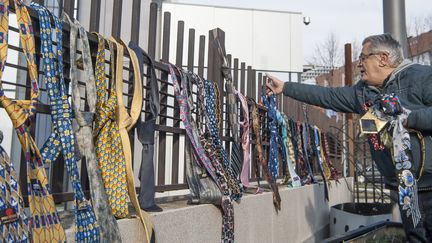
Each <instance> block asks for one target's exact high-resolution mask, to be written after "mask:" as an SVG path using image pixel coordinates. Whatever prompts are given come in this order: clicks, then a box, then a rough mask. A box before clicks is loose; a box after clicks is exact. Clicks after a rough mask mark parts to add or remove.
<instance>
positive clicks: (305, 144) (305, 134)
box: [301, 123, 316, 183]
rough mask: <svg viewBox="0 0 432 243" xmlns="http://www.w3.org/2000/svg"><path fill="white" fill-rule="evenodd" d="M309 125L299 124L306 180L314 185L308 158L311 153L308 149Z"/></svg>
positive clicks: (310, 163) (309, 148)
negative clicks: (308, 179)
mask: <svg viewBox="0 0 432 243" xmlns="http://www.w3.org/2000/svg"><path fill="white" fill-rule="evenodd" d="M309 134H310V133H309V125H308V124H307V123H302V124H301V135H302V143H303V158H304V159H305V164H306V169H307V173H308V178H310V183H315V182H316V180H315V177H314V175H313V171H312V161H311V159H310V157H309V155H310V152H309V151H311V147H310V135H309Z"/></svg>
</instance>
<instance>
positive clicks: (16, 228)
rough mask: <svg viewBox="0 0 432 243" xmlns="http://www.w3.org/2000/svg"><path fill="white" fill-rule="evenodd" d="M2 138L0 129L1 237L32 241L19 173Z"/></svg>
mask: <svg viewBox="0 0 432 243" xmlns="http://www.w3.org/2000/svg"><path fill="white" fill-rule="evenodd" d="M2 140H3V133H2V131H0V214H1V216H0V222H1V224H0V239H1V240H2V241H4V242H30V239H29V234H30V232H29V230H30V229H29V222H28V218H27V215H26V214H25V212H24V200H23V198H22V195H21V191H20V186H19V184H18V175H17V173H16V171H15V169H14V165H13V163H12V162H11V161H10V159H9V156H8V155H7V153H6V151H5V150H4V149H3V147H2V146H1V142H2Z"/></svg>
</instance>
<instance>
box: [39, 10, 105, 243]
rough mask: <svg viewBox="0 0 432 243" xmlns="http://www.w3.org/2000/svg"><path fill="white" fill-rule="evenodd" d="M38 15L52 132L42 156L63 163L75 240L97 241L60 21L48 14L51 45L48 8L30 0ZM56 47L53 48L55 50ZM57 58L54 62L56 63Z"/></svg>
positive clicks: (96, 229) (96, 227) (49, 161)
mask: <svg viewBox="0 0 432 243" xmlns="http://www.w3.org/2000/svg"><path fill="white" fill-rule="evenodd" d="M31 7H32V8H34V9H35V10H36V11H37V12H38V15H39V20H40V23H41V24H40V31H41V52H42V57H43V64H44V66H43V71H44V75H43V78H44V81H45V83H46V87H47V91H48V97H49V99H50V108H51V120H52V128H53V129H52V130H53V131H52V133H51V135H50V136H49V137H48V139H47V141H46V142H45V144H44V146H43V147H42V149H41V151H42V158H43V159H44V160H45V162H46V163H54V162H55V161H56V160H57V158H58V156H59V155H60V153H61V154H62V155H63V159H64V161H65V164H66V168H67V171H68V175H69V180H70V182H71V185H72V189H73V191H74V212H75V241H77V242H98V241H99V234H100V232H99V225H98V223H97V220H96V216H95V214H94V212H93V208H92V206H91V204H90V202H89V201H88V200H87V199H86V198H85V196H84V192H83V189H82V186H81V182H80V175H79V170H78V166H77V158H76V150H75V148H76V146H75V137H74V135H73V128H72V111H71V108H70V104H69V100H68V93H67V89H66V84H65V82H64V78H63V60H62V55H63V50H62V43H63V42H62V30H63V26H62V22H61V20H60V19H59V18H57V17H56V16H54V15H51V16H52V17H53V19H54V24H55V29H54V30H55V36H56V43H57V45H56V46H54V45H53V40H52V39H51V38H52V31H53V28H51V23H50V13H49V11H48V10H47V9H46V8H45V7H42V6H40V5H38V4H37V3H34V2H33V3H32V4H31ZM54 47H55V51H54ZM55 59H57V65H56V63H55V61H54V60H55Z"/></svg>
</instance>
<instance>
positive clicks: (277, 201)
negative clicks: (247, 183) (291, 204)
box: [249, 98, 281, 210]
mask: <svg viewBox="0 0 432 243" xmlns="http://www.w3.org/2000/svg"><path fill="white" fill-rule="evenodd" d="M249 101H250V103H252V128H253V133H254V135H255V151H256V152H257V155H258V162H259V163H260V164H261V167H262V172H263V175H264V179H265V180H266V181H267V183H268V184H269V185H270V188H271V190H272V191H273V205H274V207H275V209H276V210H280V209H281V198H280V195H279V188H278V186H277V184H276V181H274V180H272V177H271V173H270V170H269V168H268V163H267V160H266V159H265V158H264V152H263V147H262V138H261V130H262V129H261V124H262V123H261V122H260V118H259V111H258V105H257V103H256V102H255V100H254V99H252V98H249ZM263 123H264V122H263Z"/></svg>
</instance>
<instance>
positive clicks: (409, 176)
mask: <svg viewBox="0 0 432 243" xmlns="http://www.w3.org/2000/svg"><path fill="white" fill-rule="evenodd" d="M381 102H382V103H381V107H377V105H374V107H373V108H374V113H375V114H376V115H377V117H378V118H380V119H382V120H387V121H390V125H391V126H390V128H391V129H392V130H391V132H392V156H393V161H394V164H395V168H396V172H397V178H398V180H399V186H398V190H399V205H400V207H401V216H402V217H406V218H411V220H412V224H413V226H414V228H415V227H416V226H417V224H418V223H419V222H420V220H421V214H420V208H419V202H418V188H417V179H416V178H415V177H414V174H413V171H412V170H413V168H412V162H411V160H412V151H411V142H410V135H409V133H408V130H407V129H406V128H405V127H404V125H403V123H404V122H405V121H406V120H407V119H408V116H409V114H410V113H411V111H410V110H407V109H405V108H403V107H402V106H401V104H400V101H399V98H398V97H397V96H396V95H395V94H390V95H388V94H386V95H384V96H383V97H382V98H381Z"/></svg>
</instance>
